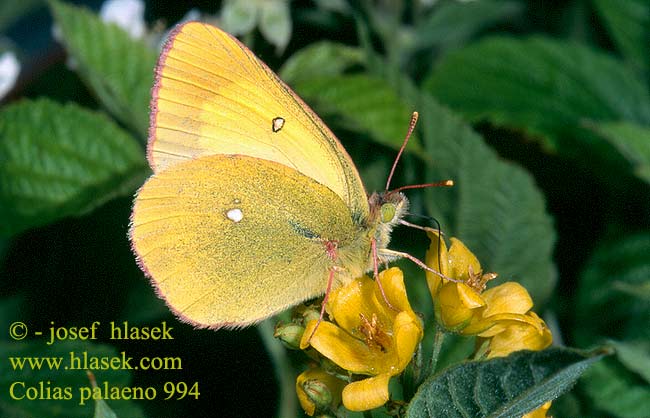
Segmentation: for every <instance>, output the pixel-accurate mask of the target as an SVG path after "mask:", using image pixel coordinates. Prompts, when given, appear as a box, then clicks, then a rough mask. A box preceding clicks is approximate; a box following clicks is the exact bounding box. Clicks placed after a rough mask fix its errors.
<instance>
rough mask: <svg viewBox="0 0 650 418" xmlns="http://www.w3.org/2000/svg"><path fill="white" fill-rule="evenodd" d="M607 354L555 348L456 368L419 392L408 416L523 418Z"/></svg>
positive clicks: (424, 417) (554, 396)
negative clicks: (522, 417) (516, 417)
mask: <svg viewBox="0 0 650 418" xmlns="http://www.w3.org/2000/svg"><path fill="white" fill-rule="evenodd" d="M603 354H604V352H593V353H584V352H580V351H577V350H571V349H566V348H551V349H548V350H544V351H520V352H516V353H513V354H511V355H510V356H508V357H505V358H496V359H492V360H488V361H478V362H469V363H465V364H461V365H458V366H454V367H451V368H449V369H447V370H445V371H443V372H441V373H439V374H437V375H434V376H432V377H431V378H429V379H428V380H427V381H425V382H424V383H423V384H422V385H421V386H420V388H419V390H418V392H417V393H416V394H415V396H414V397H413V400H412V401H411V403H410V405H409V407H408V410H407V414H406V416H407V417H408V418H433V417H467V416H471V417H515V416H521V415H523V414H525V413H527V412H530V411H532V410H535V409H537V408H539V407H540V406H541V405H543V404H544V403H545V402H547V401H550V400H553V399H555V398H557V397H558V396H560V395H561V394H562V393H564V392H566V391H568V390H569V389H570V388H571V387H572V386H573V385H574V383H575V382H576V380H577V379H578V377H580V375H581V374H582V373H583V372H584V371H585V370H586V369H587V367H588V366H590V365H591V364H592V363H594V362H595V361H596V360H598V359H600V358H601V357H602V355H603Z"/></svg>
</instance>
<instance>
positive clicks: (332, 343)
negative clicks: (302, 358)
mask: <svg viewBox="0 0 650 418" xmlns="http://www.w3.org/2000/svg"><path fill="white" fill-rule="evenodd" d="M317 322H318V321H309V323H308V324H307V327H306V328H305V333H304V334H303V338H302V340H301V342H300V348H301V349H303V350H304V349H305V348H307V347H308V346H309V345H311V346H312V347H314V348H315V349H316V350H317V351H318V352H319V353H321V354H322V355H324V356H325V357H327V358H328V359H330V360H332V361H333V362H334V363H336V364H337V365H338V366H339V367H342V368H343V369H345V370H349V371H351V372H352V373H358V374H376V373H377V370H378V367H381V366H382V364H383V362H382V360H384V357H383V356H377V353H376V352H375V351H374V350H372V349H371V348H370V347H368V346H367V345H366V344H365V343H364V342H363V341H362V340H359V339H357V338H354V337H353V336H351V335H350V334H348V333H347V332H345V330H343V329H342V328H340V327H338V326H336V325H334V324H333V323H331V322H326V321H322V322H321V323H320V324H319V325H318V328H317V329H316V332H314V333H313V335H312V332H313V330H314V327H315V326H316V323H317ZM310 336H311V340H310V338H309V337H310Z"/></svg>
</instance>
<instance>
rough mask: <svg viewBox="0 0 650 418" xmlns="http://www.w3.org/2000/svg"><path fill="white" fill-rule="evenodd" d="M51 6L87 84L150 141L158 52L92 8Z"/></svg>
mask: <svg viewBox="0 0 650 418" xmlns="http://www.w3.org/2000/svg"><path fill="white" fill-rule="evenodd" d="M50 6H51V9H52V13H53V14H54V18H55V20H56V23H57V24H58V25H59V27H60V28H61V34H62V36H63V41H64V43H65V46H66V49H67V50H68V53H69V54H70V55H71V56H72V57H73V58H74V59H75V60H76V62H77V64H78V65H79V72H80V74H81V76H82V77H83V78H84V80H85V81H86V83H88V85H89V86H90V87H91V89H92V90H93V91H94V92H95V94H96V95H97V97H98V98H99V100H100V101H101V103H102V104H103V105H104V106H105V107H106V109H108V110H109V112H111V113H112V114H113V115H114V116H115V117H117V118H118V119H119V120H120V121H122V122H123V123H124V124H125V125H127V126H128V127H130V128H131V129H133V130H134V131H135V132H137V133H138V134H140V135H141V136H142V138H145V137H146V134H147V126H149V101H150V93H151V86H152V85H153V69H154V66H155V63H156V53H155V52H154V51H153V50H152V49H150V48H148V47H147V46H146V45H145V44H144V43H143V42H142V41H138V40H134V39H132V38H131V37H130V36H129V35H128V34H127V33H126V32H125V31H124V30H122V29H121V28H120V27H118V26H117V25H116V24H113V23H104V22H102V21H101V20H100V19H99V18H98V17H97V16H96V15H94V14H92V13H90V12H89V11H88V10H86V9H83V8H80V7H76V6H70V5H67V4H65V3H62V2H59V1H57V0H51V1H50Z"/></svg>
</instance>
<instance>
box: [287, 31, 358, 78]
mask: <svg viewBox="0 0 650 418" xmlns="http://www.w3.org/2000/svg"><path fill="white" fill-rule="evenodd" d="M363 63H364V52H363V51H362V50H361V49H359V48H354V47H350V46H347V45H343V44H338V43H334V42H327V41H323V42H316V43H313V44H311V45H309V46H307V47H305V48H303V49H301V50H300V51H298V52H296V53H295V54H293V55H292V56H291V58H289V59H288V60H287V61H286V62H285V63H284V64H283V65H282V68H281V69H280V71H279V73H278V74H279V75H280V77H281V78H282V80H284V81H285V82H287V83H288V84H291V85H295V84H299V83H305V82H306V83H309V80H310V79H311V78H313V77H322V76H326V77H332V76H337V75H341V74H343V73H344V72H345V71H346V70H348V69H350V68H352V67H354V66H360V65H363Z"/></svg>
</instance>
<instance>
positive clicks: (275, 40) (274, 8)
mask: <svg viewBox="0 0 650 418" xmlns="http://www.w3.org/2000/svg"><path fill="white" fill-rule="evenodd" d="M292 26H293V25H292V23H291V11H290V10H289V2H288V1H286V0H273V1H269V0H267V1H265V2H263V3H262V16H261V17H260V32H261V33H262V35H264V38H266V40H267V41H269V42H270V43H271V44H272V45H275V46H276V50H277V52H278V53H281V52H283V51H284V50H285V48H286V47H287V45H288V44H289V40H290V39H291V28H292Z"/></svg>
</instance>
